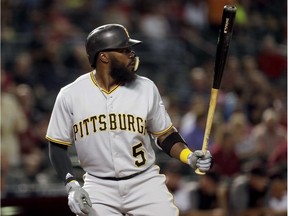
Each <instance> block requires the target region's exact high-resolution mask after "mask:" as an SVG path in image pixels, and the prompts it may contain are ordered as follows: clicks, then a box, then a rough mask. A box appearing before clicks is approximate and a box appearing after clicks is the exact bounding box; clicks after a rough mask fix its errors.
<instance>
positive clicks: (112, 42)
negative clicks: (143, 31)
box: [86, 24, 141, 67]
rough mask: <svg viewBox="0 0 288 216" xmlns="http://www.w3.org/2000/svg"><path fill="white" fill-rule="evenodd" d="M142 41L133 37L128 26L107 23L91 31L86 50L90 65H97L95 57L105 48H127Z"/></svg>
mask: <svg viewBox="0 0 288 216" xmlns="http://www.w3.org/2000/svg"><path fill="white" fill-rule="evenodd" d="M139 43H141V41H139V40H134V39H131V38H130V36H129V34H128V31H127V30H126V28H125V27H124V26H122V25H119V24H107V25H103V26H100V27H98V28H95V29H94V30H93V31H91V32H90V33H89V35H88V37H87V40H86V52H87V54H88V59H89V62H90V65H91V66H92V67H95V57H96V55H97V54H98V53H99V52H100V51H103V50H109V49H118V48H127V47H130V46H133V45H135V44H139Z"/></svg>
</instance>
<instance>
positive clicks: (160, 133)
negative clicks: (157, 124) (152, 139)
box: [151, 123, 173, 136]
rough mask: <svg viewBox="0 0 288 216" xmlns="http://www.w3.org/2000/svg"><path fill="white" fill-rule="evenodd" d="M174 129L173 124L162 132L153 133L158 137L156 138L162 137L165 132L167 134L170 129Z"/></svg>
mask: <svg viewBox="0 0 288 216" xmlns="http://www.w3.org/2000/svg"><path fill="white" fill-rule="evenodd" d="M172 127H173V124H172V123H171V124H170V126H169V127H168V128H166V129H164V130H162V131H159V132H151V133H152V134H153V135H156V136H160V135H162V134H164V133H165V132H167V131H168V130H169V129H170V128H172Z"/></svg>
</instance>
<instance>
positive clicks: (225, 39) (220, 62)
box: [213, 5, 237, 89]
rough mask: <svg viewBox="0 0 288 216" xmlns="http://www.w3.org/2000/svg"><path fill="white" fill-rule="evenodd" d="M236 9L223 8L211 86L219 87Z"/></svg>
mask: <svg viewBox="0 0 288 216" xmlns="http://www.w3.org/2000/svg"><path fill="white" fill-rule="evenodd" d="M236 11H237V8H236V7H235V6H230V5H225V6H224V9H223V14H222V23H221V27H220V32H219V35H218V42H217V51H216V59H215V68H214V78H213V88H215V89H219V88H220V84H221V79H222V74H223V71H224V66H225V63H226V58H227V53H228V49H229V44H230V40H231V36H232V31H233V25H234V20H235V15H236Z"/></svg>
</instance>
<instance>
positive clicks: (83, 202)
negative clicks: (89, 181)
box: [65, 181, 92, 215]
mask: <svg viewBox="0 0 288 216" xmlns="http://www.w3.org/2000/svg"><path fill="white" fill-rule="evenodd" d="M65 188H66V191H67V192H68V205H69V207H70V209H71V211H72V212H73V213H75V214H77V215H87V214H88V213H89V209H90V207H92V203H91V200H90V198H89V195H88V193H87V192H86V191H85V190H84V189H83V188H82V187H81V186H80V184H79V183H78V182H77V181H71V182H69V183H67V184H66V186H65Z"/></svg>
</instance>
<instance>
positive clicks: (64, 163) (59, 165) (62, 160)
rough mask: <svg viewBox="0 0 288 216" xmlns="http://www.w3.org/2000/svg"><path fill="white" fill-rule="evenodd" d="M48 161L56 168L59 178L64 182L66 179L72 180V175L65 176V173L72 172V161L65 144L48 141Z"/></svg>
mask: <svg viewBox="0 0 288 216" xmlns="http://www.w3.org/2000/svg"><path fill="white" fill-rule="evenodd" d="M49 157H50V161H51V163H52V165H53V167H54V169H55V170H56V172H57V174H58V176H59V178H60V179H61V180H62V181H63V182H64V183H66V182H67V180H73V177H71V176H70V178H69V179H68V178H67V174H68V173H70V174H71V175H72V174H73V168H72V163H71V161H70V158H69V156H68V151H67V146H64V145H60V144H57V143H53V142H49Z"/></svg>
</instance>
